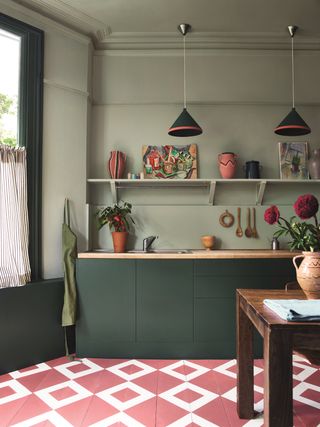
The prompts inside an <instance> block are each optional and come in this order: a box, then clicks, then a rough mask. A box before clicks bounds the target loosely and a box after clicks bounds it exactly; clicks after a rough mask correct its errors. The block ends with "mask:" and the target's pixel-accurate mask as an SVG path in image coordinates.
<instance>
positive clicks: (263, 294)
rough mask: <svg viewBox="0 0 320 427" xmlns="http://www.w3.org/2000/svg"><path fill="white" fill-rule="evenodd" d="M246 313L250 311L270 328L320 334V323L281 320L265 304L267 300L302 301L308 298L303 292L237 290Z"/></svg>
mask: <svg viewBox="0 0 320 427" xmlns="http://www.w3.org/2000/svg"><path fill="white" fill-rule="evenodd" d="M237 293H238V294H239V296H240V298H241V300H240V301H241V302H240V303H241V306H242V308H243V309H244V311H247V310H250V311H251V313H254V314H255V315H256V316H257V317H258V318H259V319H260V320H261V321H262V322H263V323H264V324H266V325H268V326H269V327H270V328H275V327H276V328H289V329H290V328H292V329H294V330H297V329H303V330H305V329H306V328H307V329H310V330H312V331H314V332H317V333H318V332H319V333H320V322H288V321H286V320H283V319H281V318H280V317H279V316H277V314H276V313H274V312H273V311H272V310H270V309H269V308H268V307H266V306H265V305H264V304H263V300H265V299H301V300H306V299H307V298H306V296H305V294H304V293H303V291H301V290H288V291H286V290H282V289H281V290H268V289H237Z"/></svg>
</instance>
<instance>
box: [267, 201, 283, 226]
mask: <svg viewBox="0 0 320 427" xmlns="http://www.w3.org/2000/svg"><path fill="white" fill-rule="evenodd" d="M279 217H280V212H279V209H278V208H277V206H275V205H273V206H270V208H268V209H266V211H265V213H264V220H265V221H266V222H267V223H268V224H270V225H272V224H275V223H276V222H278V220H279Z"/></svg>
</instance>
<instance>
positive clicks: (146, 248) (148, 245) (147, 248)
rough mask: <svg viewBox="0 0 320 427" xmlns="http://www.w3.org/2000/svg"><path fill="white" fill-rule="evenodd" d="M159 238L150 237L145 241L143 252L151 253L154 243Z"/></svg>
mask: <svg viewBox="0 0 320 427" xmlns="http://www.w3.org/2000/svg"><path fill="white" fill-rule="evenodd" d="M158 237H159V236H149V237H146V238H145V239H143V241H142V250H143V252H149V251H150V248H151V245H152V243H153V242H154V241H155V240H156V239H157V238H158Z"/></svg>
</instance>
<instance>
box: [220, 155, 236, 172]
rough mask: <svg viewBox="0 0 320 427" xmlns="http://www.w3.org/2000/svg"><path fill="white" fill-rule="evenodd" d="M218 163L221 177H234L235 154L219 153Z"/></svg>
mask: <svg viewBox="0 0 320 427" xmlns="http://www.w3.org/2000/svg"><path fill="white" fill-rule="evenodd" d="M218 164H219V171H220V175H221V178H224V179H231V178H233V177H234V175H235V173H236V168H237V156H236V154H234V153H230V152H226V153H221V154H219V155H218Z"/></svg>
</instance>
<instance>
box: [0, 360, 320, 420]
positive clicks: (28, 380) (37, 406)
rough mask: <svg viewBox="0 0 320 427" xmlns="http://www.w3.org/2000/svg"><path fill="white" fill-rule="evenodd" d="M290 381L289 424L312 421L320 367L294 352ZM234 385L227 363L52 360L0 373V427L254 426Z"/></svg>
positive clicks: (259, 382)
mask: <svg viewBox="0 0 320 427" xmlns="http://www.w3.org/2000/svg"><path fill="white" fill-rule="evenodd" d="M254 373H255V402H256V409H257V410H258V411H259V412H261V411H262V409H263V362H262V361H261V360H257V361H256V362H255V372H254ZM293 382H294V384H293V386H294V389H293V395H294V414H295V415H294V425H295V427H300V426H306V427H316V426H320V369H317V368H316V367H315V366H312V365H310V364H309V363H307V362H306V361H304V360H303V359H301V358H298V357H295V358H294V381H293ZM235 387H236V362H235V360H119V359H116V360H115V359H82V360H81V361H80V360H78V361H73V362H70V361H68V360H67V359H66V358H59V359H55V360H51V361H49V362H46V363H40V364H38V365H35V366H32V367H30V368H27V369H22V370H20V371H15V372H11V373H9V374H6V375H2V376H0V427H7V426H10V427H13V426H15V427H29V426H37V427H40V426H41V427H44V426H46V427H49V426H50V427H52V426H57V427H80V426H81V427H82V426H83V427H85V426H91V427H107V426H118V427H120V426H128V427H143V426H146V427H151V426H157V427H164V426H167V427H169V426H170V427H185V426H199V427H214V426H220V427H237V426H248V427H249V426H250V427H255V426H256V427H258V426H262V425H263V418H262V415H260V416H259V417H257V418H256V419H255V420H239V419H238V416H237V412H236V388H235Z"/></svg>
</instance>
